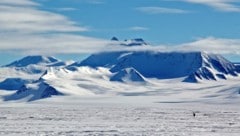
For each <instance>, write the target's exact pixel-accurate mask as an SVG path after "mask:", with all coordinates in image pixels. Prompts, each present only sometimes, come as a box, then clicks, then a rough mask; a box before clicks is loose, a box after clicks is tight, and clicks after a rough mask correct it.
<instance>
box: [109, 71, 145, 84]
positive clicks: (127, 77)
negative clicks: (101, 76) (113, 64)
mask: <svg viewBox="0 0 240 136" xmlns="http://www.w3.org/2000/svg"><path fill="white" fill-rule="evenodd" d="M110 81H119V82H145V79H144V77H143V76H142V75H141V74H140V73H139V72H138V71H136V70H135V69H134V68H125V69H122V70H120V71H118V72H117V73H115V74H114V75H113V76H112V77H111V78H110Z"/></svg>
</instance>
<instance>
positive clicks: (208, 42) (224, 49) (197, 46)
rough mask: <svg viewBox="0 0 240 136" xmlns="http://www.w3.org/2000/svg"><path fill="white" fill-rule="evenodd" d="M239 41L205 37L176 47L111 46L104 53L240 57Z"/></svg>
mask: <svg viewBox="0 0 240 136" xmlns="http://www.w3.org/2000/svg"><path fill="white" fill-rule="evenodd" d="M239 45H240V39H224V38H215V37H207V38H200V39H197V40H195V41H193V42H188V43H182V44H177V45H171V46H170V45H158V46H133V47H121V46H116V45H115V46H111V47H109V48H107V50H106V49H105V51H119V50H127V51H146V50H150V51H160V52H173V51H184V52H191V51H204V52H209V53H217V54H235V55H240V46H239Z"/></svg>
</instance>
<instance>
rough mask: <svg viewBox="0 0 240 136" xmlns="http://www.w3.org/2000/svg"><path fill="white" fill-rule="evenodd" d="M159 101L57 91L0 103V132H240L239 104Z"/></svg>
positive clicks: (169, 135) (170, 135) (156, 135)
mask: <svg viewBox="0 0 240 136" xmlns="http://www.w3.org/2000/svg"><path fill="white" fill-rule="evenodd" d="M149 100H151V101H149ZM159 102H160V99H159V98H157V97H155V98H154V97H150V98H148V97H140V98H139V97H131V98H129V97H102V98H101V97H94V98H93V97H92V98H84V97H81V98H74V97H64V98H60V97H58V98H52V99H47V100H46V99H45V100H41V101H37V102H32V103H28V104H24V103H6V102H5V103H0V109H1V110H0V124H1V125H0V135H4V136H16V135H17V136H26V135H31V136H33V135H43V136H59V135H64V136H66V135H73V136H86V135H104V136H105V135H106V136H112V135H127V136H129V135H131V136H139V135H147V136H150V135H151V136H239V134H240V118H239V117H240V108H239V105H238V104H236V105H234V104H211V105H209V104H203V103H194V102H191V103H164V102H161V103H159ZM193 112H194V113H195V114H196V116H195V117H193Z"/></svg>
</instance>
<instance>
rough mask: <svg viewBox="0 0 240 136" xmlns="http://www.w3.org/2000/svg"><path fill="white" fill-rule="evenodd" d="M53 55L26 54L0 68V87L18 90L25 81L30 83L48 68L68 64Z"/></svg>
mask: <svg viewBox="0 0 240 136" xmlns="http://www.w3.org/2000/svg"><path fill="white" fill-rule="evenodd" d="M68 64H69V63H68V62H63V61H61V60H58V59H56V58H54V57H49V56H39V55H38V56H27V57H24V58H22V59H19V60H17V61H14V62H12V63H10V64H8V65H4V66H2V67H1V68H0V89H4V90H18V89H19V88H21V87H22V86H23V85H24V84H26V83H32V82H34V81H35V80H38V78H39V77H40V76H41V75H42V74H43V73H44V72H45V71H46V70H47V69H49V68H56V69H58V68H62V67H65V66H66V65H68Z"/></svg>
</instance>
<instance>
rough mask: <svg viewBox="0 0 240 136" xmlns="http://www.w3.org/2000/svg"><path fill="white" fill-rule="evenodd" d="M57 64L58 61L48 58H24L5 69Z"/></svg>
mask: <svg viewBox="0 0 240 136" xmlns="http://www.w3.org/2000/svg"><path fill="white" fill-rule="evenodd" d="M57 62H59V60H58V59H56V58H54V57H48V56H40V55H39V56H26V57H24V58H22V59H20V60H17V61H14V62H12V63H10V64H8V65H5V67H26V66H29V65H32V64H34V65H47V64H52V63H57Z"/></svg>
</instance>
